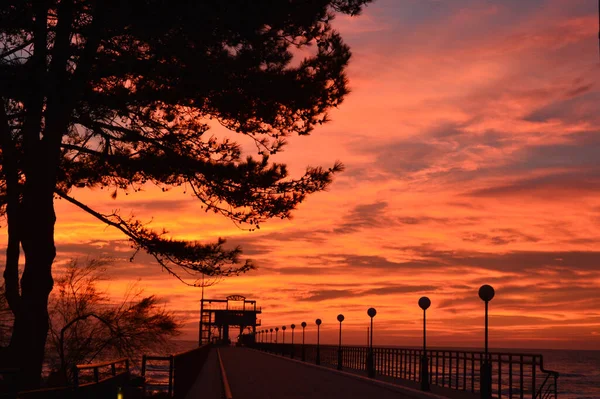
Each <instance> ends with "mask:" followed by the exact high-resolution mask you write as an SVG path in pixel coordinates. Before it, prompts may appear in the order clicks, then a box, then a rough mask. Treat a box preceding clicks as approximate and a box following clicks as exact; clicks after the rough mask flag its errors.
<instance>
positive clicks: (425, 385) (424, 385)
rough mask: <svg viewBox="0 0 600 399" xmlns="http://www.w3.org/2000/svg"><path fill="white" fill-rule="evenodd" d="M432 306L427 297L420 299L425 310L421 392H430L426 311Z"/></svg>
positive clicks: (420, 303)
mask: <svg viewBox="0 0 600 399" xmlns="http://www.w3.org/2000/svg"><path fill="white" fill-rule="evenodd" d="M430 306H431V300H429V298H427V297H426V296H424V297H421V298H420V299H419V307H420V308H421V309H423V356H422V357H421V391H429V390H430V388H429V365H428V363H429V362H428V359H427V317H426V312H425V311H426V310H427V309H428V308H429V307H430Z"/></svg>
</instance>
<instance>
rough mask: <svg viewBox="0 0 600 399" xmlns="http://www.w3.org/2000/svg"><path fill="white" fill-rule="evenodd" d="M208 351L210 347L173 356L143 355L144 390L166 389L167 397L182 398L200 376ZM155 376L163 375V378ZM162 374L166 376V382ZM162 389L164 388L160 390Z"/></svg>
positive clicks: (205, 346) (206, 346)
mask: <svg viewBox="0 0 600 399" xmlns="http://www.w3.org/2000/svg"><path fill="white" fill-rule="evenodd" d="M209 350H210V345H204V346H201V347H199V348H196V349H192V350H189V351H185V352H180V353H177V354H175V355H169V356H147V355H144V356H143V358H142V377H144V379H145V381H146V383H145V385H144V389H145V390H147V391H150V390H163V389H164V388H166V391H167V396H168V397H175V398H184V397H185V396H186V395H187V393H188V392H189V391H190V389H191V388H192V385H193V384H194V381H196V378H197V377H198V375H199V374H200V371H201V369H202V366H203V365H204V363H205V361H206V358H207V356H208V352H209ZM157 363H158V364H157ZM157 374H163V376H162V377H163V378H161V376H160V375H157ZM164 374H167V378H166V381H165V378H164ZM162 387H164V388H163V389H161V388H162Z"/></svg>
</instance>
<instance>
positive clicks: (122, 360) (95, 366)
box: [73, 357, 129, 387]
mask: <svg viewBox="0 0 600 399" xmlns="http://www.w3.org/2000/svg"><path fill="white" fill-rule="evenodd" d="M118 363H125V371H124V372H121V373H119V374H125V373H129V359H128V358H126V357H122V358H120V359H117V360H109V361H106V362H100V363H90V364H76V365H75V366H73V385H74V386H75V387H78V386H80V384H79V372H80V371H82V370H89V369H93V370H94V383H96V384H97V383H99V382H101V381H104V380H106V378H105V379H102V380H100V372H99V370H98V369H99V368H101V367H107V366H110V368H111V377H109V378H113V377H116V376H117V367H116V365H117V364H118Z"/></svg>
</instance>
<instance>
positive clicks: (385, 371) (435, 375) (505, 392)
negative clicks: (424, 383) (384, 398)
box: [254, 342, 559, 399]
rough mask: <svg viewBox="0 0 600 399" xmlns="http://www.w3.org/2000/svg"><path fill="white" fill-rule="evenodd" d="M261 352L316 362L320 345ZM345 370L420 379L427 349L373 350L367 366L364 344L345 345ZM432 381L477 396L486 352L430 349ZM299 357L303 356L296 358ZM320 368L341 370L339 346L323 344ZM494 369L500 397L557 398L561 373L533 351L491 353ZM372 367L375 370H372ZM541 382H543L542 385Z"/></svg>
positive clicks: (267, 346) (260, 346)
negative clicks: (548, 367) (544, 363)
mask: <svg viewBox="0 0 600 399" xmlns="http://www.w3.org/2000/svg"><path fill="white" fill-rule="evenodd" d="M254 345H255V347H257V348H258V349H263V350H267V351H270V352H273V353H276V354H280V355H283V356H289V357H299V358H302V360H306V361H309V362H315V363H317V361H316V356H317V345H312V344H311V345H308V344H307V345H300V344H296V345H291V344H281V343H278V344H275V343H260V342H258V343H255V344H254ZM341 349H342V351H341V363H342V367H343V368H348V369H354V370H357V371H362V372H365V371H367V372H371V371H372V372H374V374H375V375H381V376H386V377H392V378H399V379H404V380H411V381H415V382H419V381H421V375H422V374H421V366H422V361H421V360H422V356H423V350H422V349H417V348H390V347H381V346H378V347H373V361H372V363H368V362H367V359H368V358H369V348H368V347H366V346H342V348H341ZM426 354H427V357H428V359H429V362H428V378H429V383H430V384H431V385H438V386H440V387H443V388H450V389H453V390H460V391H469V392H473V393H475V392H479V390H480V373H481V369H482V365H483V364H484V362H485V359H486V356H485V352H484V351H462V350H456V349H428V350H427V352H426ZM298 355H300V356H298ZM319 355H320V356H319V360H320V363H321V364H326V365H329V366H338V365H339V364H340V362H339V359H340V352H339V346H338V345H319ZM488 359H489V361H490V363H491V365H492V370H493V373H492V392H493V393H494V397H497V398H499V399H505V398H506V399H557V390H558V389H557V387H558V377H559V374H558V373H557V372H555V371H551V370H546V369H545V368H544V367H543V356H542V355H541V354H535V353H511V352H504V351H503V352H488ZM371 367H372V368H371ZM540 382H541V383H542V384H541V385H540Z"/></svg>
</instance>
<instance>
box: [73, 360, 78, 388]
mask: <svg viewBox="0 0 600 399" xmlns="http://www.w3.org/2000/svg"><path fill="white" fill-rule="evenodd" d="M72 370H73V386H75V387H78V386H79V369H78V368H77V366H75V365H74V366H73V369H72Z"/></svg>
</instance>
